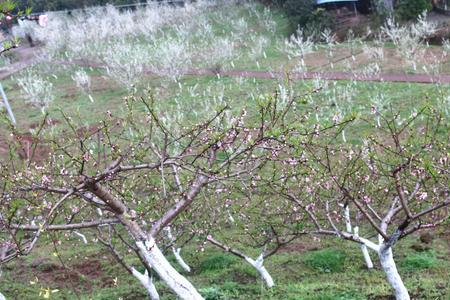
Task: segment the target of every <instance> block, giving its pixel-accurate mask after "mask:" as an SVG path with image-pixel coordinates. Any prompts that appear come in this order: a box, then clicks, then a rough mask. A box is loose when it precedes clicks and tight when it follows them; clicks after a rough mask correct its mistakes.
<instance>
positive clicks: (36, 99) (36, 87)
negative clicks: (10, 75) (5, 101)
mask: <svg viewBox="0 0 450 300" xmlns="http://www.w3.org/2000/svg"><path fill="white" fill-rule="evenodd" d="M17 83H18V85H19V87H20V89H21V91H22V93H23V95H24V97H25V101H26V102H27V103H30V104H31V105H34V106H37V107H39V108H40V109H41V111H42V113H45V111H46V110H47V109H48V106H49V105H50V103H51V102H52V101H53V99H54V94H53V84H52V83H51V82H50V81H48V80H47V79H44V78H42V77H41V76H39V75H37V74H36V73H35V72H34V71H32V70H29V71H26V72H25V74H24V75H23V77H21V78H18V79H17Z"/></svg>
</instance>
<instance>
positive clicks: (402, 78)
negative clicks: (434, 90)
mask: <svg viewBox="0 0 450 300" xmlns="http://www.w3.org/2000/svg"><path fill="white" fill-rule="evenodd" d="M186 75H194V76H211V75H216V76H230V77H250V78H264V79H276V78H286V77H287V76H289V78H290V79H294V80H304V79H321V80H355V81H377V82H411V83H450V75H428V74H378V75H364V74H355V73H351V72H290V73H283V72H267V71H239V70H231V71H220V72H215V71H212V70H192V71H190V72H188V74H186Z"/></svg>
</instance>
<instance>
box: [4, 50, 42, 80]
mask: <svg viewBox="0 0 450 300" xmlns="http://www.w3.org/2000/svg"><path fill="white" fill-rule="evenodd" d="M38 49H39V47H25V46H21V47H19V48H17V49H13V50H11V52H12V53H14V55H16V57H17V62H15V63H12V64H10V65H7V66H5V67H3V68H0V80H4V79H6V78H8V77H10V76H12V75H14V74H15V73H17V72H20V71H22V70H24V69H26V68H28V67H29V66H31V65H33V64H35V63H38V62H39V60H40V59H39V58H38V57H36V53H38V52H37V50H38Z"/></svg>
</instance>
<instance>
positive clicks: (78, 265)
mask: <svg viewBox="0 0 450 300" xmlns="http://www.w3.org/2000/svg"><path fill="white" fill-rule="evenodd" d="M447 234H448V233H447ZM59 238H64V237H59ZM433 243H434V244H433V250H432V251H428V252H417V251H415V250H413V249H412V248H411V246H412V245H414V244H420V242H419V241H418V239H417V238H416V237H413V238H410V239H408V240H404V241H402V242H401V243H400V244H399V245H398V246H397V248H396V249H395V250H394V251H395V252H394V253H396V255H395V257H396V260H397V263H398V266H399V270H400V273H401V274H402V276H403V278H404V280H405V283H406V285H407V287H408V288H409V290H410V292H411V294H412V295H413V296H414V298H415V299H430V300H431V299H443V300H447V299H450V283H449V281H448V269H449V268H450V262H449V260H448V255H449V254H450V248H449V240H448V239H447V240H445V239H436V240H435V241H434V242H433ZM319 247H320V249H323V250H317V249H318V248H319ZM58 249H59V257H60V258H61V261H63V262H64V265H63V264H62V263H61V261H59V260H58V258H57V257H56V256H55V255H56V254H55V250H54V248H53V245H52V243H51V242H49V241H48V240H47V242H44V241H43V242H41V245H40V246H39V248H38V251H35V252H34V253H33V254H31V255H30V256H28V257H25V258H21V259H19V260H18V261H16V262H15V263H13V264H9V265H7V266H6V272H5V276H4V278H3V280H2V284H1V289H2V292H4V293H5V295H6V296H7V297H8V299H21V300H22V299H23V300H27V299H30V300H31V299H38V298H39V296H38V295H39V292H40V291H41V288H42V289H47V288H50V289H58V290H59V291H58V292H56V293H54V294H52V297H51V299H77V298H78V299H95V300H100V299H104V300H106V299H120V298H122V299H130V300H131V299H145V297H146V296H145V294H144V291H143V289H142V288H141V287H140V285H139V283H138V282H137V281H136V280H135V279H134V278H133V277H132V276H130V275H128V274H127V273H124V270H123V269H121V267H120V266H119V265H117V264H116V263H115V262H114V259H113V258H112V257H111V255H110V254H109V253H108V252H107V250H104V249H102V248H100V246H98V245H97V244H94V243H92V242H91V241H90V243H89V245H83V244H82V243H81V241H78V240H77V239H75V238H73V237H71V238H69V242H67V241H66V242H64V243H63V244H62V246H59V247H58ZM244 250H245V251H247V252H248V253H253V252H254V250H252V249H244ZM400 253H401V254H400ZM253 254H254V255H256V253H253ZM183 255H184V257H185V259H186V261H187V262H188V263H189V264H190V265H191V266H192V267H193V273H192V274H190V275H188V278H189V279H190V280H191V281H192V282H193V283H194V284H195V285H196V286H197V287H198V288H199V289H200V290H201V291H202V292H203V293H204V295H205V296H207V295H209V296H210V297H211V298H209V299H292V300H293V299H296V300H319V299H320V300H324V299H347V300H363V299H389V295H391V291H390V288H389V286H388V284H387V282H386V280H385V277H384V273H383V272H382V271H381V270H380V267H379V264H378V263H377V261H376V256H375V255H374V254H373V253H372V258H373V259H374V261H375V266H376V268H375V270H371V271H368V270H366V269H365V268H364V265H363V260H362V255H361V253H360V251H359V247H358V246H357V245H356V244H352V243H348V242H341V241H338V240H335V239H325V240H320V241H314V240H312V239H309V238H304V239H302V240H299V241H297V242H296V243H295V244H293V245H290V246H289V247H288V248H286V249H284V250H282V251H281V252H280V253H279V254H277V255H275V256H274V257H272V258H270V259H268V260H267V262H266V267H267V269H268V270H269V272H271V274H272V276H273V277H274V279H275V281H276V287H275V288H274V289H273V290H267V289H266V288H265V287H264V286H263V285H262V283H261V281H260V280H259V278H258V275H257V274H256V272H255V271H254V270H253V269H252V268H251V267H250V266H249V265H248V264H246V263H244V262H243V261H242V260H240V259H238V258H235V257H234V256H231V255H229V254H224V253H223V252H221V251H218V250H216V249H213V248H210V247H206V248H205V251H204V252H199V251H196V248H195V246H194V245H191V246H188V247H186V248H183ZM42 258H45V259H44V260H42ZM40 259H41V264H40V265H38V266H36V265H35V264H36V262H39V260H40ZM169 260H170V261H172V262H173V263H174V265H175V266H176V267H177V268H178V269H179V267H178V266H177V265H176V263H175V261H174V259H173V257H172V256H170V255H169ZM129 262H130V263H133V262H134V263H135V264H136V265H139V263H138V262H137V261H133V260H130V261H129ZM64 266H65V267H64ZM179 270H180V271H181V269H179ZM36 278H37V280H36ZM31 281H33V282H36V283H35V284H30V282H31ZM156 286H157V288H158V290H159V292H160V293H161V296H162V299H175V297H174V296H173V295H171V293H170V292H169V291H168V290H167V288H166V287H165V286H164V285H163V284H162V283H161V282H159V281H158V280H156ZM213 296H217V297H218V298H214V297H213ZM219 296H222V298H220V297H219Z"/></svg>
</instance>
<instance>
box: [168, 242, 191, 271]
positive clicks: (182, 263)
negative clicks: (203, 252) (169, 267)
mask: <svg viewBox="0 0 450 300" xmlns="http://www.w3.org/2000/svg"><path fill="white" fill-rule="evenodd" d="M172 252H173V255H175V259H176V260H177V263H178V264H179V265H180V266H181V267H182V268H183V270H185V271H186V272H188V273H190V272H191V267H189V265H188V264H187V263H186V262H185V261H184V259H183V257H181V254H180V252H181V248H175V247H172Z"/></svg>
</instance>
